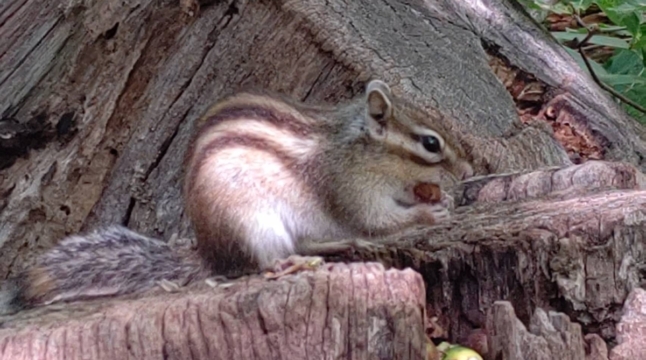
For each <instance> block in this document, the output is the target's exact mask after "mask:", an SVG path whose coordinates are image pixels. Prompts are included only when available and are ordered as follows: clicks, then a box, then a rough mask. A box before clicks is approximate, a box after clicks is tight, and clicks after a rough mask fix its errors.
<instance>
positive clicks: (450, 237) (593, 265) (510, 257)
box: [346, 163, 646, 339]
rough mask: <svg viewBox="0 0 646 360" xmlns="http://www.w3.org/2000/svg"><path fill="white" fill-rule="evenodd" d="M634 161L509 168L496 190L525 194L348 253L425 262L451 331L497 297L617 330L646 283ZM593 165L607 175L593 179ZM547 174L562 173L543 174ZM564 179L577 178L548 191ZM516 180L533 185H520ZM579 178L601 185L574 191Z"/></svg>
mask: <svg viewBox="0 0 646 360" xmlns="http://www.w3.org/2000/svg"><path fill="white" fill-rule="evenodd" d="M630 169H631V167H626V166H625V165H616V164H613V165H609V164H604V163H596V164H595V163H589V164H585V165H581V166H575V167H574V168H573V169H563V170H561V171H556V170H547V171H536V172H533V173H529V174H524V175H522V176H517V175H508V178H510V179H513V180H511V181H510V182H509V186H508V187H506V188H505V190H504V191H506V192H503V193H501V192H500V189H499V188H497V187H496V186H491V187H490V188H489V190H492V192H493V193H494V194H495V195H496V196H499V197H501V198H508V197H509V195H510V194H512V193H513V194H514V197H516V198H520V199H523V200H520V201H514V202H510V201H503V202H481V203H478V202H476V203H474V204H472V205H471V206H468V207H463V208H458V209H457V214H456V215H455V216H454V218H453V219H452V220H451V221H450V222H447V223H445V224H442V225H438V226H434V227H431V228H419V229H412V230H409V231H407V232H405V233H403V234H398V235H396V236H393V237H390V238H388V239H383V240H381V241H379V242H378V244H379V245H381V246H377V247H375V248H366V249H362V250H361V251H360V254H358V255H355V256H356V257H354V258H352V257H350V258H346V259H379V261H381V262H382V263H385V264H388V265H390V266H395V267H411V268H413V269H415V270H416V271H419V272H420V273H421V274H422V276H424V280H425V282H426V284H427V301H428V303H429V309H430V310H429V314H430V316H436V317H438V323H439V324H441V325H442V327H443V328H445V329H450V337H451V338H454V339H457V338H464V337H465V336H466V335H467V334H468V333H469V332H470V331H471V329H472V328H474V327H480V328H483V327H484V325H485V314H486V311H487V309H489V307H490V306H491V304H493V302H494V301H497V300H508V301H510V302H511V303H512V304H513V306H514V309H515V312H516V314H517V315H518V317H519V319H521V320H522V321H523V322H524V323H526V324H528V323H529V320H530V316H531V314H533V313H534V311H535V309H536V308H543V309H553V310H556V311H559V312H563V313H565V314H567V315H569V316H571V317H572V320H573V321H577V322H580V323H581V324H582V326H583V327H584V330H585V332H586V333H587V332H595V333H598V334H600V335H601V336H603V337H604V338H605V339H612V338H613V337H614V335H615V324H616V322H617V321H618V320H619V316H620V310H621V306H622V304H623V301H624V299H625V298H626V296H627V295H628V293H629V292H630V291H631V290H632V289H633V288H635V287H638V286H640V285H641V284H642V283H643V272H642V270H641V266H640V264H642V263H644V262H646V254H644V253H643V251H642V250H641V249H642V244H643V243H644V241H646V230H645V229H646V226H645V224H646V223H645V221H646V220H645V219H646V217H644V214H646V189H644V188H643V187H642V186H641V185H639V181H637V180H636V179H638V178H641V177H642V176H643V174H641V173H639V172H635V171H634V168H633V170H632V171H630ZM613 171H614V172H613ZM586 172H590V173H594V172H598V173H600V174H604V173H605V174H606V175H605V176H600V177H598V178H597V179H596V180H599V181H598V182H597V184H596V185H595V184H590V183H589V182H588V181H587V180H588V179H590V177H589V176H586V175H585V174H586ZM546 174H548V175H549V174H551V175H554V176H553V177H552V178H553V179H554V180H555V181H553V182H549V181H540V180H541V179H545V176H546ZM631 174H632V175H631ZM556 175H558V176H556ZM493 179H494V181H500V180H502V179H504V177H495V178H493ZM556 179H559V180H556ZM483 181H484V179H483V180H480V181H474V182H472V183H470V184H471V185H473V186H474V188H473V189H475V190H479V193H478V194H479V195H478V196H479V197H482V198H484V199H487V200H488V201H489V200H491V199H494V198H495V196H493V195H492V194H488V195H487V194H486V193H485V190H486V189H487V187H480V185H481V183H482V182H483ZM604 181H605V183H604ZM559 183H560V184H567V183H569V184H571V186H572V188H571V190H569V191H568V190H558V191H557V192H555V193H553V194H550V192H551V191H553V190H556V189H554V188H552V186H557V187H558V184H559ZM490 184H492V183H490ZM519 184H534V185H535V186H529V187H525V188H524V189H525V192H523V191H518V189H523V187H522V186H520V185H519ZM577 184H579V185H593V186H592V187H593V188H594V187H596V188H597V191H596V192H594V191H590V190H593V189H588V190H585V188H583V189H581V188H580V189H579V191H577V190H576V185H577ZM517 185H518V186H517ZM603 188H606V190H602V191H599V189H603ZM608 188H610V189H608ZM612 188H615V189H614V190H612ZM473 189H471V190H473ZM528 189H529V190H531V191H527V190H528ZM619 189H624V190H619ZM465 192H469V188H468V187H467V188H466V189H465ZM474 193H477V191H474ZM532 194H533V195H539V196H541V198H533V197H532ZM501 195H502V196H501ZM548 195H549V196H548ZM546 196H547V198H546Z"/></svg>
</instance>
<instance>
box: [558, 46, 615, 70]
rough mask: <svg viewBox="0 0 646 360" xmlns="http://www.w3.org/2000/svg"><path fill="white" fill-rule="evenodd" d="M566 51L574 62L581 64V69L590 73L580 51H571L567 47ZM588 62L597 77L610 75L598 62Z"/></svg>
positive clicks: (589, 60)
mask: <svg viewBox="0 0 646 360" xmlns="http://www.w3.org/2000/svg"><path fill="white" fill-rule="evenodd" d="M565 51H567V52H568V53H569V54H570V56H572V57H573V58H574V61H576V62H577V64H579V67H581V69H583V71H585V72H588V68H587V67H586V66H585V62H583V59H582V58H581V54H579V52H578V51H576V50H573V49H570V48H569V47H565ZM588 62H589V63H590V67H592V70H593V71H594V73H595V74H597V76H599V77H601V76H604V75H608V72H607V71H606V69H604V68H603V66H601V65H600V64H599V63H598V62H596V61H594V60H591V59H588Z"/></svg>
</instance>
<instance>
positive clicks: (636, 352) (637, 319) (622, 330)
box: [610, 288, 646, 360]
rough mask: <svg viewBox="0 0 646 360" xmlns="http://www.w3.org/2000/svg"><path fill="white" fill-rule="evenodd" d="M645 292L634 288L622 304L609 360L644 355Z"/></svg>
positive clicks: (645, 345)
mask: <svg viewBox="0 0 646 360" xmlns="http://www.w3.org/2000/svg"><path fill="white" fill-rule="evenodd" d="M644 305H646V290H644V289H641V288H635V289H634V290H633V291H632V292H631V293H630V295H628V298H627V299H626V303H625V304H624V308H623V313H622V315H621V320H620V321H619V323H618V324H617V343H618V344H617V346H616V347H614V348H613V349H612V351H611V352H610V359H611V360H630V359H638V358H640V357H643V356H644V354H645V353H646V306H644Z"/></svg>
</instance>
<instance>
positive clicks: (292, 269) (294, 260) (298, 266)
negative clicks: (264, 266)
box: [264, 255, 325, 279]
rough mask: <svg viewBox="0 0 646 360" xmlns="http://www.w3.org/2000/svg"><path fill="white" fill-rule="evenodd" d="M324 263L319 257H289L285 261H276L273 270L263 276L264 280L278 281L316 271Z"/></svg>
mask: <svg viewBox="0 0 646 360" xmlns="http://www.w3.org/2000/svg"><path fill="white" fill-rule="evenodd" d="M324 263H325V262H324V261H323V258H322V257H320V256H301V255H290V256H289V257H288V258H287V259H281V260H276V262H275V263H274V267H273V269H271V270H269V271H267V272H266V273H265V274H264V277H265V279H278V278H279V277H282V276H285V275H289V274H293V273H296V272H299V271H303V270H316V269H318V268H319V267H320V266H321V265H323V264H324Z"/></svg>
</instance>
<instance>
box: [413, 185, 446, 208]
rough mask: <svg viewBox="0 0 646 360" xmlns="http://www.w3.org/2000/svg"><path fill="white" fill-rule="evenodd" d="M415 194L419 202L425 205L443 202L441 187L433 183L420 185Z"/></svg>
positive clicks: (416, 187) (414, 191)
mask: <svg viewBox="0 0 646 360" xmlns="http://www.w3.org/2000/svg"><path fill="white" fill-rule="evenodd" d="M413 193H414V194H415V197H416V198H417V200H418V201H420V202H423V203H430V204H434V203H438V202H440V201H441V200H442V191H441V190H440V186H439V185H436V184H431V183H419V184H417V185H415V187H414V188H413Z"/></svg>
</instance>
